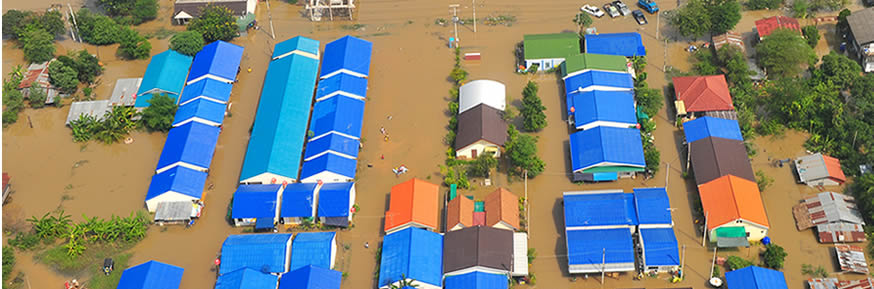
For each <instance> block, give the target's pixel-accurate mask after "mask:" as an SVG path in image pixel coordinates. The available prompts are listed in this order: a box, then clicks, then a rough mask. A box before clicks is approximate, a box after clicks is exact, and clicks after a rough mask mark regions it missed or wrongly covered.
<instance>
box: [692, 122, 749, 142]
mask: <svg viewBox="0 0 874 289" xmlns="http://www.w3.org/2000/svg"><path fill="white" fill-rule="evenodd" d="M683 133H685V134H686V143H693V142H696V141H699V140H702V139H706V138H709V137H717V138H724V139H730V140H737V141H743V140H744V137H743V134H742V133H741V131H740V125H738V123H737V120H730V119H723V118H716V117H709V116H705V117H699V118H696V119H694V120H690V121H687V122H684V123H683Z"/></svg>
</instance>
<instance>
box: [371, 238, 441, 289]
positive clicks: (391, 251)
mask: <svg viewBox="0 0 874 289" xmlns="http://www.w3.org/2000/svg"><path fill="white" fill-rule="evenodd" d="M380 258H381V259H380V262H379V263H380V266H379V282H378V283H377V285H378V286H380V287H382V286H387V285H389V284H392V283H394V282H397V281H398V280H400V279H401V276H402V275H403V276H405V277H406V278H410V279H414V280H416V281H419V282H423V283H426V284H431V285H432V286H437V287H440V285H441V284H442V283H443V236H442V235H440V234H438V233H434V232H429V231H426V230H423V229H419V228H413V227H411V228H406V229H403V230H400V231H397V232H394V233H391V234H388V235H385V238H383V241H382V255H381V256H380Z"/></svg>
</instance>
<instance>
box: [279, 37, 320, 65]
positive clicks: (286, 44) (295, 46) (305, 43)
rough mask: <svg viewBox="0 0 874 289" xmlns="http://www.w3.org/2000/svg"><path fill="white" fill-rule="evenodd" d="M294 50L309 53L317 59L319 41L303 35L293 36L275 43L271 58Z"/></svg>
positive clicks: (286, 54)
mask: <svg viewBox="0 0 874 289" xmlns="http://www.w3.org/2000/svg"><path fill="white" fill-rule="evenodd" d="M295 51H298V52H303V53H306V54H311V55H312V56H315V57H316V60H318V57H319V41H318V40H313V39H309V38H306V37H303V36H295V37H293V38H291V39H288V40H285V41H282V42H279V43H276V46H274V47H273V56H272V57H271V59H273V60H276V59H278V58H282V57H285V56H288V55H289V54H290V53H292V52H295Z"/></svg>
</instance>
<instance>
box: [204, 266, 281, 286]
mask: <svg viewBox="0 0 874 289" xmlns="http://www.w3.org/2000/svg"><path fill="white" fill-rule="evenodd" d="M278 283H279V276H276V275H273V274H268V273H262V272H261V271H259V270H256V269H252V268H248V267H246V268H241V269H237V270H236V271H233V272H229V273H226V274H222V275H221V276H219V277H218V278H217V279H216V280H215V289H276V286H277V284H278Z"/></svg>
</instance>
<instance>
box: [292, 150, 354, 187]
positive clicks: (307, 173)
mask: <svg viewBox="0 0 874 289" xmlns="http://www.w3.org/2000/svg"><path fill="white" fill-rule="evenodd" d="M357 165H358V160H354V159H347V158H344V157H341V156H337V155H335V154H324V155H322V156H320V157H317V158H314V159H312V160H309V161H305V162H303V167H301V169H300V179H301V181H302V182H315V181H317V179H318V178H319V177H320V176H319V175H320V174H324V173H330V174H333V175H336V176H337V177H340V178H341V179H350V180H351V179H354V178H355V167H356V166H357ZM309 178H315V179H309ZM323 181H326V182H327V181H330V180H329V179H325V180H323Z"/></svg>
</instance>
